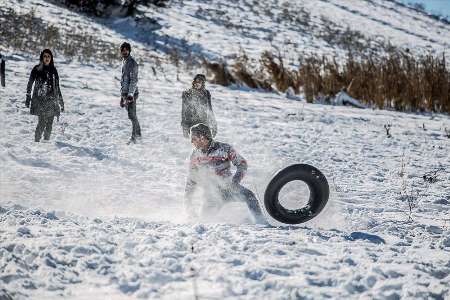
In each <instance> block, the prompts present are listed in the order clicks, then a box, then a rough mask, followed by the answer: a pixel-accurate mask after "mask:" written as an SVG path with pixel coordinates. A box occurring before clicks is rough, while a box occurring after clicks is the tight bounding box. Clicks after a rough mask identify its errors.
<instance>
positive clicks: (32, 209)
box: [0, 0, 450, 299]
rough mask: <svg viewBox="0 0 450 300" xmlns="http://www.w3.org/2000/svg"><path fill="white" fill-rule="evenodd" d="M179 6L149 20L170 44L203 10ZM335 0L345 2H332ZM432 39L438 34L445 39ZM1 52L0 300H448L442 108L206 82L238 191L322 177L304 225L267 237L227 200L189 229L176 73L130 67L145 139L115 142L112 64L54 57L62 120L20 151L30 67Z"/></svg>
mask: <svg viewBox="0 0 450 300" xmlns="http://www.w3.org/2000/svg"><path fill="white" fill-rule="evenodd" d="M269 2H270V1H269ZM269 2H268V3H269ZM184 3H185V6H183V7H181V6H180V7H178V8H179V9H171V10H169V11H168V12H167V11H166V12H165V11H164V10H161V14H162V15H161V16H160V18H161V19H164V18H165V17H167V20H179V22H180V23H179V24H178V26H177V28H175V29H178V30H175V29H174V27H172V26H169V25H167V26H166V27H164V28H163V29H161V30H162V31H164V30H173V32H172V33H171V35H172V36H173V37H176V36H177V35H179V36H180V37H182V36H184V34H185V33H184V32H183V30H187V28H186V26H184V25H183V23H182V21H183V22H184V21H186V20H189V18H188V17H185V18H184V19H183V16H185V15H186V14H187V11H192V10H194V8H192V9H189V5H195V4H196V3H197V4H198V5H200V4H201V5H202V6H207V5H212V4H210V2H208V1H203V2H201V1H198V2H195V1H184ZM208 3H209V4H208ZM215 3H216V4H217V7H224V5H225V1H215ZM231 3H235V6H236V7H237V8H238V7H239V5H238V4H236V3H238V2H231ZM276 3H278V2H276V1H273V2H270V5H272V6H275V4H276ZM299 3H300V2H299ZM301 3H302V4H303V5H304V6H305V7H308V8H310V9H311V11H316V12H317V13H318V12H319V11H321V12H322V13H334V14H335V15H336V18H338V17H339V16H340V15H343V14H345V15H344V16H342V22H344V20H347V21H348V22H350V25H351V24H352V23H351V17H354V18H362V19H364V18H363V17H362V16H361V14H356V13H354V14H350V13H349V9H350V8H351V9H352V10H355V11H364V12H365V13H366V14H367V15H371V16H372V17H373V18H381V16H383V18H388V19H389V22H392V23H393V22H394V20H395V19H396V18H395V17H392V18H389V17H388V12H390V13H392V14H394V13H398V14H401V16H402V17H404V18H412V19H414V20H416V19H417V20H416V22H415V23H411V24H412V25H409V26H408V27H407V29H408V30H409V31H411V32H414V33H417V34H416V35H419V34H421V31H420V26H422V25H424V24H429V23H430V24H431V23H433V22H435V21H432V20H429V19H427V18H425V17H424V16H421V15H414V14H413V13H412V12H411V11H409V10H406V9H405V8H402V7H397V6H395V5H394V4H393V3H392V2H386V1H379V0H377V1H361V2H356V1H344V0H341V1H337V0H335V1H334V0H333V1H331V0H330V1H314V3H315V5H312V1H304V2H301ZM356 3H372V5H373V6H374V7H375V8H371V9H370V10H368V8H367V6H364V5H362V4H356ZM2 5H5V6H7V5H9V6H14V5H17V7H20V9H22V10H27V9H31V8H35V9H36V10H37V15H39V14H40V13H39V10H40V9H45V8H46V7H47V8H48V9H50V10H54V11H53V12H52V13H42V12H41V15H40V16H41V17H43V18H46V19H48V20H52V21H54V22H60V21H61V22H65V23H66V24H72V25H73V24H75V23H74V22H77V21H78V20H79V22H80V24H90V23H92V20H89V19H87V18H86V19H84V18H79V19H77V18H76V15H74V14H71V13H68V12H67V11H66V10H64V9H62V8H58V7H55V6H52V5H50V4H47V3H46V2H44V1H20V2H14V1H13V2H7V1H5V2H2ZM336 5H340V6H345V7H347V8H349V9H331V7H335V6H336ZM268 6H269V5H268ZM322 6H323V7H322ZM383 6H387V7H391V6H394V8H395V10H394V9H393V10H389V9H385V10H383V9H382V7H383ZM227 7H228V6H227ZM230 7H232V5H230ZM183 9H185V10H183ZM396 10H402V11H401V12H398V11H397V12H396ZM403 10H405V11H403ZM47 12H48V11H47ZM55 13H56V14H55ZM169 15H171V16H173V19H171V18H169V17H168V16H169ZM164 16H165V17H164ZM71 22H72V23H71ZM83 22H85V23H83ZM167 22H169V21H167ZM171 22H175V21H171ZM367 22H369V21H367ZM395 22H397V21H395ZM381 23H382V22H381ZM171 24H175V23H171ZM196 24H197V25H198V23H196ZM206 24H207V26H206V25H205V26H198V27H195V28H194V29H192V30H193V31H194V32H196V33H198V35H195V36H200V37H207V38H205V39H204V40H198V43H199V44H201V45H203V46H204V47H205V49H207V50H205V51H206V52H208V53H211V55H213V54H214V55H219V56H223V57H225V56H226V55H227V53H233V52H234V50H233V49H231V48H232V47H233V45H236V44H238V42H237V40H235V41H234V42H233V43H232V42H231V41H232V38H233V35H230V34H228V33H226V32H224V30H225V29H223V28H222V29H221V30H219V29H217V34H218V36H217V37H215V36H214V35H213V34H212V33H211V32H214V30H215V29H214V28H215V27H214V26H215V25H214V24H211V23H206ZM252 24H253V23H252V22H251V20H250V19H249V25H248V26H254V25H252ZM421 24H422V25H421ZM81 26H82V25H81ZM96 26H98V30H100V31H102V30H104V32H107V33H108V34H106V35H105V36H104V38H105V39H107V40H110V41H113V42H117V43H119V42H120V41H121V40H122V39H123V38H124V36H123V35H121V33H119V32H117V31H114V30H111V28H109V27H107V26H103V25H101V24H99V23H93V24H92V27H90V28H95V27H96ZM352 26H353V25H352ZM380 26H381V25H380ZM396 26H397V27H398V26H403V25H401V24H399V25H396ZM430 26H432V25H430ZM433 26H434V25H433ZM436 26H437V25H436ZM439 26H440V25H439ZM108 28H109V29H108ZM170 28H172V29H170ZM191 28H193V27H191ZM268 28H270V27H269V26H268ZM433 28H437V27H433ZM444 29H445V30H447V31H446V32H447V33H442V32H444V31H445V30H444ZM444 29H442V30H441V31H440V32H441V33H439V34H448V28H444ZM87 30H89V29H87ZM383 30H384V29H383ZM125 31H126V30H125ZM203 31H208V32H209V33H208V34H207V35H203ZM389 32H391V31H389ZM392 32H395V30H394V29H392ZM427 33H428V34H429V35H435V34H438V33H435V32H434V31H433V30H430V31H428V32H427ZM388 34H389V33H386V35H388ZM393 34H394V33H393ZM395 34H397V33H395ZM401 35H402V36H403V35H405V36H408V34H407V33H402V34H401ZM193 36H194V35H193ZM223 36H227V37H228V39H222V38H221V37H223ZM410 36H411V37H410V38H414V39H416V40H414V43H416V42H417V41H419V40H420V39H419V38H417V36H416V37H413V36H414V35H410ZM234 37H235V38H236V39H241V38H242V40H243V41H248V45H249V46H248V48H247V49H246V50H249V49H251V48H252V47H254V49H255V53H256V52H257V51H260V49H262V46H261V45H262V44H257V43H255V41H257V40H258V39H257V38H255V39H252V38H250V37H247V39H244V37H241V36H240V35H237V34H236V35H235V36H234ZM305 38H307V37H305ZM446 39H447V42H448V36H447V38H446ZM444 40H445V39H444ZM141 42H142V41H141ZM428 42H429V41H428ZM441 42H442V39H441ZM424 43H427V42H426V41H424ZM430 43H431V44H432V47H435V48H436V49H439V47H441V46H440V44H439V43H437V42H436V43H432V42H430ZM136 44H138V45H139V46H140V47H142V48H145V43H144V42H142V43H140V42H139V41H136ZM251 45H254V46H251ZM419 46H420V45H418V47H417V49H418V51H421V49H422V48H420V47H419ZM317 47H319V48H318V49H321V51H322V50H323V51H324V52H326V51H331V50H332V49H327V48H326V47H322V48H320V47H321V46H320V45H319V44H318V45H317ZM305 48H306V49H308V46H305ZM8 51H9V52H7V57H8V61H7V70H6V71H7V76H8V77H7V81H6V83H7V86H6V88H1V87H0V121H1V124H2V130H1V131H0V162H1V169H0V298H1V296H2V295H6V294H8V295H11V296H12V297H13V299H61V298H64V299H174V298H177V299H323V298H332V299H401V298H402V299H403V298H404V299H449V298H450V285H449V282H450V217H449V207H450V154H449V153H450V151H449V149H450V139H449V138H448V137H447V136H446V132H445V129H446V128H447V130H450V118H449V116H448V115H443V114H407V113H399V112H391V111H383V110H371V109H364V110H362V109H357V108H351V107H340V106H327V105H320V104H308V103H305V102H304V101H294V100H290V99H288V98H287V97H286V96H285V95H280V94H276V93H263V92H260V91H254V90H248V89H244V88H237V87H232V88H225V87H221V86H216V85H209V84H208V86H207V87H208V89H209V90H210V91H211V93H212V98H213V100H212V101H213V108H214V111H215V114H216V117H217V121H218V127H219V131H218V136H217V140H219V141H223V142H228V143H230V144H232V145H233V146H235V148H236V149H237V150H238V151H239V152H240V153H241V154H242V155H243V156H244V157H245V158H246V159H247V161H248V164H249V172H248V174H247V176H246V177H245V179H244V181H243V185H245V186H246V187H248V188H250V189H252V190H253V191H255V192H256V193H257V194H258V196H259V198H260V199H262V198H263V195H264V190H265V187H266V185H267V183H268V181H269V180H270V178H271V176H272V175H273V174H274V173H275V172H276V171H277V170H279V169H280V168H282V167H285V166H287V165H289V164H292V163H308V164H311V165H314V166H315V167H317V168H318V169H320V170H321V171H322V172H323V173H324V174H325V176H326V177H327V179H328V182H329V184H330V189H331V194H330V200H329V202H328V204H327V206H326V208H325V210H324V211H323V212H322V213H321V214H320V215H319V216H318V217H317V218H315V219H314V220H312V221H310V222H307V223H305V224H302V225H301V226H281V224H279V223H277V222H276V221H274V220H272V219H271V218H270V217H268V220H269V221H270V223H271V224H272V226H263V225H254V224H252V223H251V222H249V213H248V212H247V209H246V207H245V206H244V205H243V204H240V203H235V204H231V205H227V206H226V207H224V208H223V209H222V211H221V214H220V216H217V218H216V220H213V221H211V220H210V219H209V220H208V222H206V221H205V220H201V219H200V220H198V221H196V222H195V223H189V222H187V220H186V216H185V214H184V211H183V194H184V183H185V178H186V175H187V167H188V161H187V157H188V156H189V154H190V151H191V145H190V144H189V142H188V140H186V139H184V138H183V137H182V134H181V128H180V110H181V99H180V98H181V92H182V91H183V89H186V88H188V87H189V86H190V80H191V78H192V74H191V73H190V72H181V73H180V74H179V77H180V80H177V70H176V69H175V68H173V67H171V66H169V65H164V66H162V67H160V68H158V70H157V73H156V75H155V74H154V73H153V71H152V69H151V66H152V64H151V62H150V61H146V59H145V57H137V58H139V59H140V60H143V61H144V63H143V64H142V65H141V68H140V75H139V79H140V81H139V89H140V93H141V95H140V98H139V100H138V101H139V102H138V117H139V121H140V123H141V127H142V131H143V140H142V142H140V143H138V144H136V145H126V142H127V140H128V137H129V135H130V131H131V126H130V122H129V120H128V119H127V114H126V111H125V110H123V109H121V108H120V107H119V81H118V80H117V77H119V76H120V61H119V60H118V62H117V68H113V67H108V66H103V65H100V64H81V63H78V62H68V61H66V60H64V59H63V58H58V57H56V66H57V68H58V71H59V74H60V77H61V83H62V86H61V89H62V93H63V96H64V100H65V103H66V112H65V113H64V114H63V115H62V117H61V119H60V120H59V123H55V124H54V128H53V135H52V139H51V142H50V143H34V142H33V139H34V128H35V126H36V123H37V119H36V117H34V116H31V115H29V112H28V109H26V108H25V107H24V100H25V90H26V83H27V80H28V76H29V73H30V71H31V69H32V67H33V66H34V65H35V64H36V63H37V62H36V60H35V59H30V58H29V57H28V56H26V55H22V54H20V53H15V52H14V51H12V50H11V49H9V50H8ZM155 51H156V50H155ZM249 52H251V51H249ZM138 53H139V52H138ZM137 55H138V54H137ZM258 55H259V54H258ZM161 69H164V70H165V71H164V72H161V71H160V70H161ZM178 71H179V70H178ZM192 72H193V71H192ZM298 98H299V99H301V98H302V97H301V96H300V97H298ZM385 125H386V126H390V127H388V128H390V135H391V137H388V135H387V134H386V129H385V128H384V127H385ZM424 176H425V177H424ZM429 178H433V179H432V180H428V179H429ZM408 201H410V202H411V203H412V204H414V206H413V207H412V210H411V212H410V209H409V205H408Z"/></svg>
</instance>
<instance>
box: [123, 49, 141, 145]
mask: <svg viewBox="0 0 450 300" xmlns="http://www.w3.org/2000/svg"><path fill="white" fill-rule="evenodd" d="M120 53H121V54H122V59H123V60H122V79H121V80H120V86H121V88H120V95H121V97H120V107H126V109H127V111H128V118H129V119H130V120H131V125H132V130H131V139H130V143H136V139H137V138H140V137H141V126H140V125H139V121H138V118H137V114H136V101H137V99H138V96H139V90H138V87H137V83H138V69H139V66H138V64H137V62H136V61H135V60H134V58H133V57H132V56H131V54H130V53H131V45H130V44H129V43H127V42H125V43H123V44H122V45H121V46H120Z"/></svg>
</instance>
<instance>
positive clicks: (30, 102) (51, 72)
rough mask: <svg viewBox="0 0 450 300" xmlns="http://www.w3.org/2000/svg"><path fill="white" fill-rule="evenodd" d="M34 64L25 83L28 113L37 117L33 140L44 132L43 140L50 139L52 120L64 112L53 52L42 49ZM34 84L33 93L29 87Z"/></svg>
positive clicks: (38, 139) (37, 138) (36, 139)
mask: <svg viewBox="0 0 450 300" xmlns="http://www.w3.org/2000/svg"><path fill="white" fill-rule="evenodd" d="M39 61H40V62H39V64H38V65H36V66H35V67H34V68H33V69H32V70H31V74H30V78H29V80H28V84H27V97H26V100H25V105H26V107H30V113H31V114H32V115H36V116H38V117H39V119H38V124H37V126H36V131H35V133H34V141H35V142H39V141H40V140H41V138H42V133H44V140H45V141H48V140H50V135H51V133H52V126H53V120H54V118H55V116H57V117H59V115H60V112H64V101H63V97H62V94H61V89H60V88H59V75H58V71H57V70H56V68H55V65H54V63H53V54H52V52H51V51H50V50H49V49H44V50H43V51H42V52H41V55H40V57H39ZM33 84H34V89H33V95H31V89H32V87H33Z"/></svg>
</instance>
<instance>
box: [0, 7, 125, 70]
mask: <svg viewBox="0 0 450 300" xmlns="http://www.w3.org/2000/svg"><path fill="white" fill-rule="evenodd" d="M0 20H1V24H2V25H1V26H0V44H2V45H8V46H10V47H11V48H13V49H17V50H20V51H22V52H25V53H30V54H36V51H40V50H36V49H44V48H50V49H52V50H54V52H55V53H60V54H62V55H64V56H65V57H67V58H69V59H73V58H78V59H80V60H83V61H85V62H90V61H101V62H106V63H109V64H113V63H116V61H117V59H118V57H119V56H118V55H119V54H118V46H117V45H115V44H113V43H109V42H105V41H102V40H98V39H97V38H96V37H94V36H92V35H90V34H87V33H86V32H81V31H79V30H77V29H75V28H73V30H71V31H70V32H68V33H65V34H64V35H63V34H61V32H60V31H59V29H58V28H56V27H55V26H53V25H49V24H47V23H46V22H45V21H44V20H42V19H41V18H38V17H36V16H35V14H34V12H33V11H32V12H30V13H27V14H23V15H21V14H17V13H16V12H15V11H14V10H12V9H0Z"/></svg>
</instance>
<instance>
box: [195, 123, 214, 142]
mask: <svg viewBox="0 0 450 300" xmlns="http://www.w3.org/2000/svg"><path fill="white" fill-rule="evenodd" d="M190 133H191V136H192V135H195V136H198V137H201V136H204V137H206V138H207V139H208V140H212V134H211V130H210V129H209V127H208V126H206V125H205V124H203V123H199V124H195V125H194V126H192V127H191V129H190Z"/></svg>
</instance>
